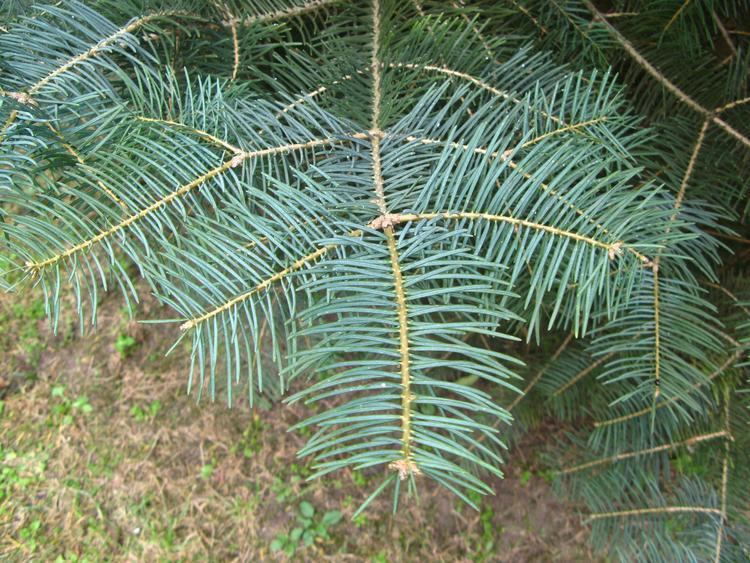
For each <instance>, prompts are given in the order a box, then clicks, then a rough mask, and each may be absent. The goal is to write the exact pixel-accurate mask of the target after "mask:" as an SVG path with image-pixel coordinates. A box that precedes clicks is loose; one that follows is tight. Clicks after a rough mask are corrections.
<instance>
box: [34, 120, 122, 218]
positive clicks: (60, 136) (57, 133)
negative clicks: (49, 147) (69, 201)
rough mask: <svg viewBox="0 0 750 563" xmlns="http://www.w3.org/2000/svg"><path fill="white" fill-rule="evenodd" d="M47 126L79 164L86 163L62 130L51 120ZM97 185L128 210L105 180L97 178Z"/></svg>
mask: <svg viewBox="0 0 750 563" xmlns="http://www.w3.org/2000/svg"><path fill="white" fill-rule="evenodd" d="M47 127H48V128H49V130H50V131H52V133H53V134H54V135H55V136H56V137H57V138H58V139H60V143H61V144H62V146H63V148H64V149H65V150H66V152H67V153H68V154H69V155H70V156H72V157H73V158H75V159H76V162H77V163H78V164H86V161H85V160H84V159H83V157H82V156H81V154H80V153H79V152H78V151H77V150H75V149H74V148H73V145H71V144H70V143H68V142H67V140H66V139H65V137H63V134H62V133H60V131H58V130H57V129H55V127H53V126H52V124H51V123H49V122H47ZM96 185H97V186H99V188H100V189H101V190H102V191H103V192H104V193H106V194H107V195H108V196H109V197H110V198H112V200H113V201H115V202H116V203H117V205H119V206H120V207H122V208H123V209H124V210H125V211H127V210H128V205H127V204H126V203H125V202H124V201H123V200H121V199H120V198H119V197H117V195H115V193H114V192H113V191H112V190H110V189H109V188H108V187H107V186H105V185H104V182H102V181H101V180H97V181H96Z"/></svg>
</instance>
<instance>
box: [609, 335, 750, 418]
mask: <svg viewBox="0 0 750 563" xmlns="http://www.w3.org/2000/svg"><path fill="white" fill-rule="evenodd" d="M743 355H744V354H743V351H742V350H737V351H736V352H735V353H734V354H732V355H731V356H730V357H729V358H727V360H726V361H725V362H724V363H723V364H721V366H719V367H718V368H717V369H716V370H714V372H713V373H711V375H709V376H708V377H707V378H706V379H705V380H704V381H700V382H698V383H695V384H693V385H692V386H691V387H690V389H688V391H694V390H696V389H700V388H701V387H703V386H704V385H707V384H708V383H710V382H711V381H713V380H714V379H716V378H717V377H719V376H720V375H721V374H722V373H724V372H725V371H726V370H727V369H729V368H730V367H731V366H732V365H733V364H734V363H736V362H737V361H738V360H739V359H740V358H741V357H742V356H743ZM679 402H680V399H679V398H678V397H672V398H670V399H668V400H666V401H662V402H661V403H657V404H656V405H654V406H653V407H648V408H644V409H641V410H639V411H636V412H632V413H630V414H625V415H623V416H618V417H617V418H610V419H609V420H601V421H598V422H594V426H595V427H597V428H598V427H600V426H611V425H612V424H619V423H620V422H625V421H626V420H632V419H634V418H638V417H639V416H643V415H644V414H648V413H650V412H653V411H654V410H656V409H660V408H662V407H666V406H667V405H671V404H674V403H679Z"/></svg>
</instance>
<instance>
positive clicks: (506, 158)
mask: <svg viewBox="0 0 750 563" xmlns="http://www.w3.org/2000/svg"><path fill="white" fill-rule="evenodd" d="M404 140H405V141H407V142H419V143H421V144H423V145H439V144H443V145H448V146H450V147H452V148H456V149H462V150H467V151H468V150H472V151H473V152H474V153H476V154H481V155H487V156H488V157H489V158H499V159H501V160H502V161H503V162H506V163H507V164H508V166H509V167H510V168H512V169H514V170H518V171H519V172H520V173H521V175H522V176H523V177H524V178H526V179H527V180H532V179H533V174H531V173H529V172H525V171H523V170H520V168H519V165H518V164H517V163H516V162H514V161H513V160H511V159H510V155H511V154H512V153H513V151H512V150H510V149H509V150H507V151H504V152H502V153H500V152H490V151H488V150H487V149H486V148H483V147H474V148H471V147H469V146H468V145H464V144H461V143H455V142H446V141H442V140H440V139H429V138H424V137H415V136H413V135H409V136H407V137H405V139H404ZM532 141H535V139H532ZM539 187H540V188H541V189H542V191H544V192H545V193H549V194H550V195H552V196H554V197H555V198H556V199H557V200H559V201H561V202H562V203H563V204H565V206H566V207H568V208H570V209H572V210H573V211H575V213H576V214H578V215H580V216H581V217H583V218H584V219H586V220H587V221H588V222H589V223H591V224H592V225H594V226H595V227H596V228H597V229H599V231H601V232H602V233H603V234H605V235H608V234H610V232H609V230H608V229H607V228H606V227H605V226H604V225H602V224H601V223H599V222H597V221H596V219H594V218H592V217H590V216H589V215H588V214H587V213H586V212H585V211H583V210H582V209H580V208H579V207H577V206H576V205H574V204H573V203H571V202H570V201H569V200H567V199H566V198H564V197H563V196H562V195H560V194H559V193H558V192H557V191H556V190H554V189H552V188H551V187H550V186H549V184H546V183H545V182H539ZM609 248H610V258H612V259H614V257H615V256H616V255H619V254H620V252H621V251H622V250H625V251H627V252H629V253H631V254H632V255H633V256H635V257H636V258H637V259H638V260H639V261H640V262H641V263H642V264H643V265H644V266H651V265H652V264H653V262H652V260H651V259H650V258H649V257H648V256H645V255H644V254H641V253H640V252H638V251H637V250H635V249H634V248H632V247H630V246H628V245H626V244H624V243H622V242H618V243H615V244H614V245H611V246H610V247H609Z"/></svg>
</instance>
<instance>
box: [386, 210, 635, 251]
mask: <svg viewBox="0 0 750 563" xmlns="http://www.w3.org/2000/svg"><path fill="white" fill-rule="evenodd" d="M431 219H444V220H448V221H460V220H463V219H467V220H470V221H490V222H493V223H508V224H510V225H517V226H518V227H527V228H530V229H533V230H536V231H542V232H545V233H549V234H551V235H555V236H560V237H564V238H569V239H571V240H575V241H578V242H582V243H585V244H589V245H591V246H595V247H597V248H602V249H604V250H606V251H607V253H608V255H609V251H610V250H612V248H613V247H614V246H615V244H618V243H607V242H602V241H600V240H597V239H594V238H591V237H587V236H585V235H580V234H578V233H575V232H573V231H566V230H564V229H558V228H557V227H553V226H551V225H545V224H543V223H536V222H534V221H528V220H526V219H518V218H516V217H512V216H510V215H493V214H491V213H476V212H471V211H462V212H456V213H452V212H441V213H418V214H416V213H402V214H390V215H389V220H390V221H392V224H394V225H396V224H399V223H406V222H410V221H427V220H431ZM619 244H620V245H621V244H622V243H619Z"/></svg>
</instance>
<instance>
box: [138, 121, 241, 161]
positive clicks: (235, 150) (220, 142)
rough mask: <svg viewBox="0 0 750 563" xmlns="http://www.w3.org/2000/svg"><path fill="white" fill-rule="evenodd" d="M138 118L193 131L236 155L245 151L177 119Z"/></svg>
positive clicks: (194, 133)
mask: <svg viewBox="0 0 750 563" xmlns="http://www.w3.org/2000/svg"><path fill="white" fill-rule="evenodd" d="M136 119H137V120H138V121H142V122H144V123H161V124H162V125H168V126H170V127H178V128H180V129H183V130H185V131H189V132H190V133H192V134H193V135H195V136H197V137H202V138H204V139H206V140H207V141H210V142H211V143H213V144H214V145H217V146H219V147H222V148H224V149H226V150H228V151H229V152H231V153H233V154H236V155H239V154H242V153H243V152H244V151H243V150H242V149H241V148H240V147H236V146H234V145H232V144H230V143H228V142H226V141H225V140H224V139H219V138H218V137H216V136H214V135H211V134H210V133H208V132H207V131H203V130H202V129H196V128H194V127H190V126H189V125H185V124H184V123H179V122H177V121H172V120H170V119H157V118H154V117H145V116H142V115H139V116H137V117H136Z"/></svg>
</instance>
